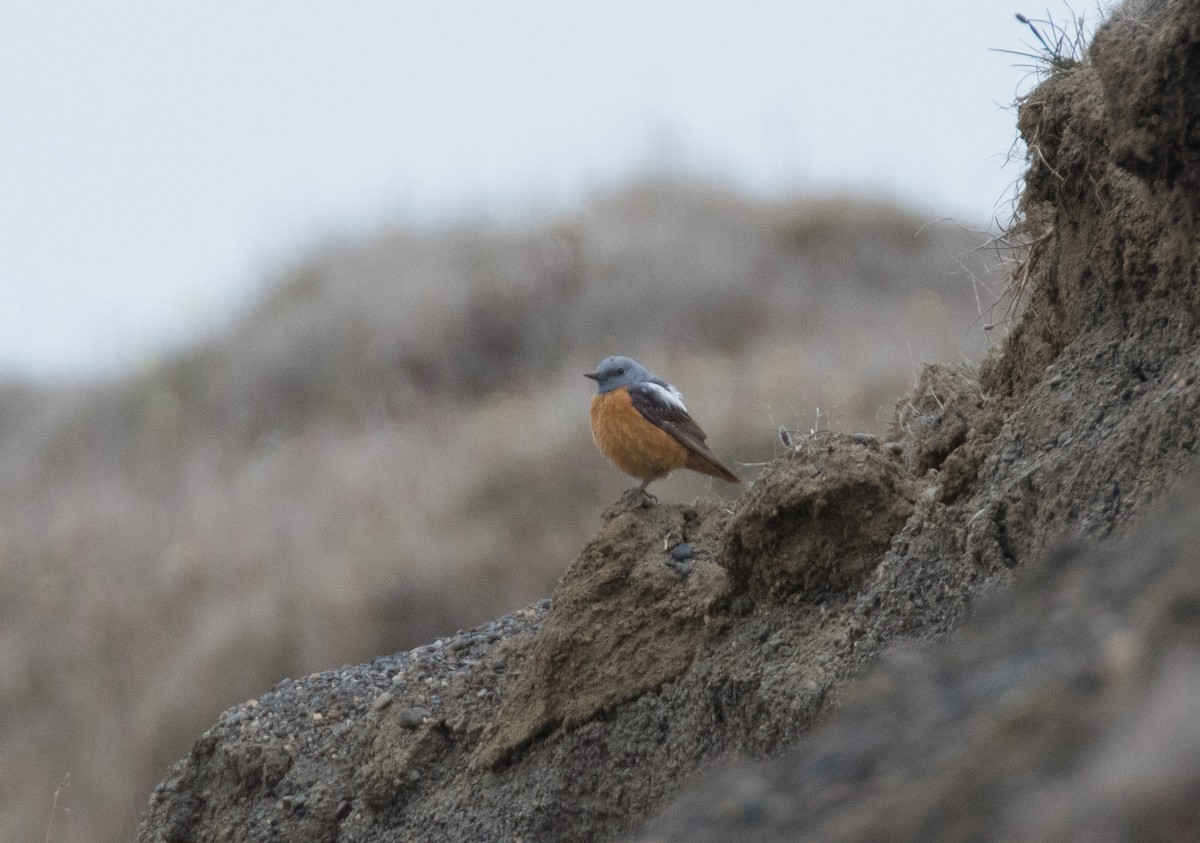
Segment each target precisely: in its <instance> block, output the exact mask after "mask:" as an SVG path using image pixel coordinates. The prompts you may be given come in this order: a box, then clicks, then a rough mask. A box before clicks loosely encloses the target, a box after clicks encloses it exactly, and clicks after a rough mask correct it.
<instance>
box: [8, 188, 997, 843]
mask: <svg viewBox="0 0 1200 843" xmlns="http://www.w3.org/2000/svg"><path fill="white" fill-rule="evenodd" d="M984 239H985V237H984V236H982V235H973V234H969V233H966V232H964V231H962V230H961V229H959V228H957V227H955V226H953V225H949V224H945V223H939V224H932V225H931V224H928V220H926V219H924V218H921V217H918V216H915V215H913V214H912V213H909V212H906V211H904V210H901V209H898V208H896V207H892V206H890V205H887V204H883V203H879V202H871V201H864V200H858V199H847V198H829V199H806V200H794V201H787V202H771V203H767V202H761V201H756V200H752V199H750V198H747V197H745V196H741V195H737V194H734V193H731V192H728V191H725V190H722V189H717V188H710V187H702V186H696V185H687V184H680V183H642V184H638V185H635V186H633V187H630V188H627V189H624V190H621V191H619V192H615V193H613V194H610V195H606V196H602V197H599V198H596V199H594V200H593V201H591V202H589V203H588V204H586V205H585V206H584V207H583V208H581V209H580V210H579V211H578V212H576V213H574V214H571V215H567V216H563V217H561V218H557V219H554V220H551V221H549V222H547V223H546V224H545V225H542V226H537V227H530V228H528V229H521V230H504V229H502V228H499V227H489V226H486V225H470V226H465V225H464V226H462V227H458V228H452V229H445V230H440V231H435V232H425V233H417V232H412V231H402V230H390V231H384V232H380V233H378V234H377V235H375V236H374V237H372V238H370V239H368V240H365V241H363V242H359V243H354V244H349V245H344V246H341V247H338V248H332V249H328V250H326V251H325V252H323V253H321V254H318V255H315V256H312V257H310V258H308V259H306V260H305V261H304V262H302V263H300V264H298V265H297V266H295V267H293V268H292V269H290V270H289V271H287V272H286V273H284V274H283V275H282V276H281V277H280V278H279V279H277V280H276V282H275V283H274V284H272V285H271V288H270V292H269V294H268V295H266V296H265V297H264V298H263V300H262V301H261V302H260V303H259V304H258V306H257V307H256V308H254V309H253V310H252V311H250V312H249V313H247V314H245V315H244V316H243V317H242V318H241V319H240V320H239V321H238V322H237V323H236V324H235V325H234V326H233V327H232V328H231V329H230V330H228V331H227V332H225V333H223V334H221V335H219V336H215V337H213V338H211V339H210V340H209V341H206V342H203V343H200V344H198V345H196V346H194V347H192V348H189V349H186V350H183V351H181V352H179V353H176V354H173V355H171V356H170V357H168V358H166V359H164V360H162V361H161V362H159V363H156V364H154V365H152V366H149V367H147V368H145V369H144V370H142V371H138V372H134V373H130V374H128V375H126V376H122V377H120V378H117V379H114V380H111V381H108V382H103V383H94V384H86V385H82V386H78V387H72V388H65V387H56V388H51V387H43V386H39V385H29V384H24V385H22V384H11V385H8V386H5V387H3V388H0V398H2V400H0V513H2V517H0V565H2V567H3V575H4V582H5V588H4V590H3V592H0V600H2V601H3V607H4V611H3V612H2V613H0V695H2V698H0V703H2V705H3V710H4V711H5V717H4V719H3V721H0V722H2V723H3V725H2V726H0V757H3V758H4V759H5V764H4V768H3V771H2V772H0V777H2V778H0V793H2V794H3V795H4V801H3V803H2V807H0V838H3V839H6V840H18V839H25V840H28V839H41V838H42V837H43V836H44V835H45V834H46V828H47V823H48V821H49V820H50V817H51V813H52V806H53V804H54V801H55V791H56V788H58V787H59V786H60V784H61V783H62V780H63V777H64V774H66V773H68V772H69V773H70V777H71V783H70V785H69V786H68V787H66V788H64V789H63V791H62V793H61V794H60V796H59V798H58V800H57V802H58V806H57V813H56V815H55V818H54V828H53V837H54V839H56V840H62V841H82V840H91V841H106V840H118V839H127V838H128V836H129V834H130V833H131V830H132V828H133V825H134V820H135V817H136V815H137V812H138V811H139V810H140V809H141V808H142V806H143V804H144V799H145V797H146V794H147V793H148V792H149V789H150V788H151V787H152V785H153V784H154V782H155V781H157V780H158V779H159V778H160V777H161V775H162V773H163V771H164V770H165V769H166V767H167V765H168V763H169V762H170V761H172V760H174V759H175V758H177V757H178V756H179V755H181V754H182V753H183V752H184V751H185V749H186V745H187V742H188V741H189V740H190V739H191V738H192V737H193V736H194V735H196V734H198V733H199V732H200V731H201V730H202V729H203V727H204V726H205V725H206V724H208V723H210V722H211V721H212V720H213V719H214V718H215V717H216V715H217V714H218V712H220V711H221V710H222V709H223V708H225V707H226V706H228V705H230V704H232V703H234V702H236V701H239V700H241V699H244V698H247V697H249V696H252V695H254V694H256V693H258V692H260V691H261V690H263V689H264V688H266V687H269V686H270V685H272V684H273V683H274V682H275V681H277V680H278V679H280V678H282V677H284V676H295V675H298V674H304V673H307V672H310V671H313V670H316V669H318V668H322V667H328V666H331V665H335V664H339V663H344V662H353V661H360V660H365V659H368V658H370V657H371V656H372V655H374V654H376V653H381V652H391V651H394V650H396V649H401V648H405V647H409V646H412V645H414V644H416V643H418V642H422V641H425V640H428V639H431V638H434V637H436V636H437V635H439V634H445V633H449V632H453V631H454V630H455V629H456V628H458V627H464V626H469V625H471V624H473V623H475V622H478V621H482V620H484V619H487V618H490V617H492V616H494V615H498V614H500V613H502V612H505V611H507V610H510V609H512V608H515V607H518V606H520V605H523V604H524V603H526V602H528V601H530V600H532V599H534V598H536V597H539V596H541V595H544V594H547V593H549V591H550V589H551V586H552V584H553V582H554V581H555V579H556V578H557V576H558V575H559V574H560V573H561V571H562V568H563V565H564V564H565V562H566V561H567V560H568V559H570V558H571V556H572V555H573V554H574V553H575V551H576V550H577V548H578V547H579V545H580V544H581V543H582V541H583V539H584V538H585V537H586V536H587V535H588V534H589V533H590V532H591V531H592V530H594V528H595V527H596V526H597V524H598V511H599V509H600V508H601V507H602V506H604V505H605V504H607V503H609V502H611V501H612V500H613V499H615V498H616V496H617V495H618V494H619V492H620V491H621V489H623V488H624V486H625V485H626V481H625V479H624V478H622V477H621V476H620V475H619V474H618V473H617V472H616V470H615V469H612V468H611V467H608V466H606V465H605V464H604V463H603V461H602V459H601V458H600V457H599V455H598V454H596V453H595V452H594V449H593V448H592V447H591V444H590V441H589V434H588V430H587V422H586V409H585V408H586V402H587V401H588V398H589V394H590V393H589V384H588V383H587V382H586V381H584V380H583V379H582V378H581V377H580V374H581V373H582V372H584V371H589V370H590V369H591V368H592V367H593V366H594V364H595V363H596V361H597V360H599V359H600V358H601V357H603V356H605V355H607V354H611V353H618V352H619V353H627V354H632V355H634V356H636V357H638V358H639V359H641V360H642V361H643V362H645V363H646V364H647V365H648V366H649V367H650V368H652V369H654V370H656V371H658V372H660V373H661V374H664V375H666V376H668V377H669V378H670V379H671V380H672V381H673V382H674V383H676V384H677V385H678V386H679V387H680V388H681V389H683V391H684V394H685V396H686V397H687V398H688V404H689V407H690V408H691V409H692V410H693V412H694V413H695V414H696V416H697V417H698V418H699V419H700V421H701V422H702V423H703V424H704V425H705V427H706V428H707V429H708V431H709V433H710V437H711V439H710V441H711V442H712V443H713V444H714V446H715V448H716V450H717V452H718V454H719V455H720V456H721V457H722V458H723V459H724V460H726V461H727V462H728V463H730V464H734V465H736V464H738V463H741V464H742V465H743V466H744V468H743V470H742V471H743V474H744V475H745V476H748V477H752V476H753V474H754V472H755V469H754V467H753V466H754V464H756V463H759V462H762V461H764V460H766V459H767V458H769V457H770V456H772V455H773V453H775V452H776V450H777V449H778V448H780V447H781V446H780V445H779V444H778V441H777V438H776V430H777V428H778V427H779V425H781V424H783V425H785V426H787V427H789V428H791V429H793V430H797V429H803V430H807V429H809V428H811V427H813V425H814V423H815V422H816V419H817V417H818V415H817V414H818V408H820V418H821V420H822V421H821V425H822V426H823V427H833V428H835V429H843V430H853V429H865V430H870V431H874V432H877V433H882V432H883V431H884V430H885V429H886V427H887V424H888V423H889V422H890V421H891V407H892V404H893V401H894V400H895V398H896V396H897V395H899V394H901V393H902V392H904V391H905V390H906V389H907V388H908V387H909V386H911V384H912V382H913V381H914V379H915V376H916V374H917V372H918V369H919V365H920V364H921V363H922V362H925V361H933V360H943V361H957V360H962V359H964V358H978V357H979V356H980V354H981V353H982V352H983V350H984V349H985V347H986V344H987V339H988V336H989V335H988V334H986V333H985V332H984V331H983V330H982V328H983V326H984V325H985V324H987V323H988V322H990V321H991V319H992V318H993V317H992V315H991V314H990V313H988V312H986V311H981V307H980V303H982V305H983V307H984V308H986V307H987V306H988V305H990V304H991V303H992V302H994V301H995V296H994V295H993V294H992V293H991V292H990V291H989V290H987V289H986V288H984V287H982V286H980V283H981V282H980V279H983V278H986V271H985V270H986V266H985V265H986V264H987V263H988V259H989V255H988V254H987V253H986V252H980V251H972V249H973V247H975V246H977V244H978V243H980V242H981V241H983V240H984ZM656 492H657V494H658V496H659V498H660V499H661V500H664V501H670V500H680V499H686V498H689V497H692V496H695V495H719V494H724V493H725V492H726V489H725V488H724V487H723V484H711V483H710V482H709V481H707V480H706V479H702V478H679V479H672V480H670V481H667V482H664V483H662V484H660V485H659V486H658V487H656Z"/></svg>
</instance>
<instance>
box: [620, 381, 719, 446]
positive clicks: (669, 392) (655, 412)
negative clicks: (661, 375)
mask: <svg viewBox="0 0 1200 843" xmlns="http://www.w3.org/2000/svg"><path fill="white" fill-rule="evenodd" d="M629 398H630V400H631V401H632V402H633V407H634V409H635V410H637V411H638V412H639V413H641V414H642V417H643V418H645V419H646V421H648V422H650V424H652V425H654V426H655V427H658V428H661V429H662V430H665V431H666V432H667V433H669V434H670V435H671V436H673V437H674V438H675V439H677V440H678V441H679V443H680V444H681V445H683V446H684V447H685V448H687V449H688V450H690V451H695V452H696V453H698V454H702V455H704V456H711V454H712V452H711V451H709V449H708V446H707V445H705V444H704V440H705V439H707V438H708V435H707V434H706V433H705V432H704V431H703V430H702V429H701V427H700V425H698V424H696V421H695V419H693V418H692V417H691V416H689V415H688V411H687V407H685V406H684V404H683V396H682V395H680V394H679V390H677V389H676V388H675V387H673V386H671V385H670V384H669V383H664V382H662V381H658V380H653V381H642V382H641V383H635V384H633V385H632V386H630V387H629Z"/></svg>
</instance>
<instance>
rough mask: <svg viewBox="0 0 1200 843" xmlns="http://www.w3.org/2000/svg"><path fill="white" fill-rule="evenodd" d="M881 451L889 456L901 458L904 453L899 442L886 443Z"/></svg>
mask: <svg viewBox="0 0 1200 843" xmlns="http://www.w3.org/2000/svg"><path fill="white" fill-rule="evenodd" d="M883 449H884V450H885V451H887V452H888V453H889V454H895V455H896V456H901V455H902V454H903V453H904V446H903V445H901V444H900V443H899V442H888V443H887V444H886V445H884V446H883Z"/></svg>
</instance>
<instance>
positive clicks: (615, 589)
mask: <svg viewBox="0 0 1200 843" xmlns="http://www.w3.org/2000/svg"><path fill="white" fill-rule="evenodd" d="M727 518H728V516H727V514H726V513H725V512H723V511H722V510H721V509H719V508H718V507H716V506H713V505H711V504H697V505H694V506H687V507H680V506H659V507H653V508H651V509H650V510H648V511H641V510H632V511H619V514H617V515H616V517H614V518H613V519H612V520H611V521H609V522H608V524H606V525H605V527H604V529H602V530H601V531H600V533H599V534H598V535H597V536H596V538H594V539H592V541H590V542H588V544H587V546H585V547H584V549H583V551H582V552H581V553H580V554H579V556H578V558H576V560H575V561H574V562H573V563H571V567H570V568H568V569H567V572H566V573H565V574H564V575H563V577H562V579H561V580H560V581H559V583H558V587H557V588H556V589H555V590H554V597H553V603H552V606H553V608H552V609H551V611H550V616H549V618H548V619H547V620H546V623H545V626H544V627H543V629H542V634H541V635H540V636H539V637H538V640H537V643H536V645H535V646H534V650H533V655H532V658H531V660H530V663H529V664H528V665H527V666H526V668H525V670H524V672H523V673H522V674H521V677H520V679H519V680H518V681H517V682H516V683H515V685H514V686H513V688H512V690H511V691H510V692H509V694H508V696H507V697H506V698H505V701H504V704H503V705H502V706H501V709H500V714H499V716H498V717H497V718H496V720H495V721H494V722H493V724H492V725H491V726H490V727H489V729H488V733H487V734H486V735H485V738H484V742H483V743H482V744H481V745H480V747H479V750H478V753H477V756H476V757H477V759H478V760H479V761H480V762H481V763H483V764H485V765H488V766H491V765H494V764H496V763H497V762H499V761H502V760H504V759H507V758H510V757H511V755H512V753H513V752H514V751H515V750H517V749H519V748H520V747H522V746H523V745H525V744H527V743H528V742H529V741H530V740H532V739H533V738H536V737H539V736H541V735H544V734H546V733H547V732H549V731H551V730H552V729H554V728H555V727H557V726H560V725H561V726H564V727H566V728H573V727H575V726H578V725H579V724H581V723H585V722H587V721H588V720H590V719H592V718H593V717H595V716H596V714H597V713H598V712H602V711H604V710H606V709H610V708H612V707H613V706H615V705H617V704H619V703H621V702H624V701H625V700H627V699H631V698H634V697H637V696H639V695H640V694H643V693H645V692H646V691H648V690H651V689H653V688H656V687H658V686H659V685H661V684H662V683H663V682H665V681H667V680H668V679H673V678H675V677H676V676H678V675H679V674H680V673H682V672H683V671H684V669H685V668H686V667H687V666H688V665H689V664H691V662H692V659H693V658H695V655H696V652H697V651H698V649H699V647H700V643H701V641H703V640H704V637H705V635H706V634H707V628H708V626H709V624H710V623H713V622H715V621H716V620H717V618H719V617H720V613H719V612H718V611H717V608H716V607H717V604H718V602H719V601H721V599H722V598H723V597H725V595H726V593H727V591H728V578H727V577H726V575H725V570H724V569H723V568H722V567H721V566H720V565H718V564H716V561H715V556H716V551H717V541H718V539H719V537H720V535H721V532H722V529H723V527H724V525H725V521H726V520H727ZM655 547H657V548H658V552H657V553H654V552H647V551H649V550H650V549H652V548H655Z"/></svg>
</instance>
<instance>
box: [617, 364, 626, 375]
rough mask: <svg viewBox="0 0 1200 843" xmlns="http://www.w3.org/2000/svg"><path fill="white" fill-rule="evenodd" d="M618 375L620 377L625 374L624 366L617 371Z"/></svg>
mask: <svg viewBox="0 0 1200 843" xmlns="http://www.w3.org/2000/svg"><path fill="white" fill-rule="evenodd" d="M617 374H618V375H623V374H625V367H624V366H621V367H620V368H619V369H617Z"/></svg>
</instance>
